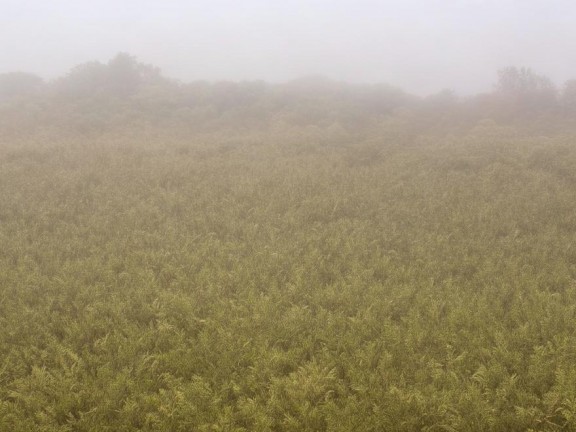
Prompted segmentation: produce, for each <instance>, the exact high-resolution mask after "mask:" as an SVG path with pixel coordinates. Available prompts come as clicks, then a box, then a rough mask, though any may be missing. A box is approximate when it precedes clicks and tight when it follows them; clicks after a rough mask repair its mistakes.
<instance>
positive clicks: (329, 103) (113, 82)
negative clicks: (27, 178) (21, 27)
mask: <svg viewBox="0 0 576 432" xmlns="http://www.w3.org/2000/svg"><path fill="white" fill-rule="evenodd" d="M575 114H576V79H574V80H569V81H567V82H566V83H565V84H564V86H563V87H558V86H556V85H555V84H554V83H553V82H552V81H551V80H550V79H549V78H548V77H546V76H543V75H539V74H537V73H536V72H534V71H533V70H531V69H529V68H518V67H508V68H505V69H502V70H500V71H498V75H497V80H496V83H495V85H494V87H493V89H492V90H491V91H490V92H487V93H483V94H478V95H473V96H467V97H458V96H457V95H455V94H454V93H453V92H452V91H450V90H444V91H441V92H439V93H437V94H434V95H432V96H428V97H417V96H414V95H412V94H409V93H407V92H405V91H403V90H402V89H399V88H396V87H393V86H390V85H386V84H372V85H358V84H347V83H342V82H337V81H333V80H330V79H327V78H324V77H321V76H310V77H304V78H300V79H296V80H293V81H290V82H287V83H283V84H270V83H266V82H264V81H243V82H228V81H225V82H209V81H194V82H189V83H184V82H180V81H177V80H173V79H169V78H167V77H165V76H164V75H163V74H162V73H161V71H160V69H159V68H157V67H155V66H152V65H148V64H144V63H141V62H139V61H138V60H137V59H136V58H135V57H133V56H131V55H130V54H127V53H120V54H118V55H116V56H115V57H114V58H112V59H111V60H110V61H108V62H107V63H101V62H95V61H93V62H88V63H84V64H81V65H78V66H76V67H74V68H73V69H71V70H70V71H69V72H68V73H67V74H66V75H65V76H63V77H60V78H58V79H54V80H51V81H45V80H43V79H42V78H40V77H39V76H36V75H34V74H30V73H25V72H12V73H4V74H0V130H2V131H4V132H6V131H11V132H13V133H15V132H18V131H22V130H25V131H29V130H30V129H31V128H32V129H35V128H37V129H39V128H46V127H60V128H61V127H63V126H67V127H71V128H72V129H73V130H74V131H76V132H78V131H79V132H86V133H91V132H96V133H97V132H101V131H103V130H106V129H109V128H112V127H122V126H126V125H128V124H130V125H135V126H139V125H142V124H154V125H158V124H163V125H165V126H169V127H174V126H183V125H185V126H187V127H190V128H193V129H195V130H196V131H202V130H214V129H222V128H224V127H234V128H238V127H241V128H259V129H261V128H262V127H268V126H270V125H275V124H279V123H281V124H288V125H298V126H306V125H318V126H331V125H334V124H336V125H339V126H342V127H346V128H358V127H366V126H374V125H378V124H381V123H382V122H386V121H389V120H390V119H391V118H395V119H398V118H400V119H402V118H407V117H408V118H409V119H410V123H411V127H412V128H413V127H417V125H420V128H424V129H426V131H427V132H428V131H429V130H430V129H435V128H436V129H438V128H441V129H442V128H443V129H450V130H453V129H458V128H470V127H474V126H475V125H476V124H477V122H478V121H483V120H485V119H491V120H494V121H496V122H498V123H504V124H523V125H529V126H531V127H542V128H545V126H548V127H550V126H553V127H557V126H558V125H559V124H561V125H563V126H569V127H571V126H572V118H573V117H574V115H575Z"/></svg>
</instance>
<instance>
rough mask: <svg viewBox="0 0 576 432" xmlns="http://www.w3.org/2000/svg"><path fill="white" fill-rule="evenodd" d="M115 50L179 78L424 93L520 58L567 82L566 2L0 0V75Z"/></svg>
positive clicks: (571, 28) (488, 76)
mask: <svg viewBox="0 0 576 432" xmlns="http://www.w3.org/2000/svg"><path fill="white" fill-rule="evenodd" d="M120 51H123V52H128V53H130V54H133V55H135V56H136V57H137V58H138V60H140V61H142V62H144V63H151V64H154V65H156V66H159V67H160V68H161V69H162V71H163V72H164V74H165V75H167V76H169V77H173V78H177V79H180V80H182V81H192V80H197V79H209V80H221V79H225V80H245V79H248V80H254V79H264V80H267V81H274V82H278V81H287V80H290V79H293V78H297V77H300V76H304V75H311V74H320V75H325V76H328V77H330V78H334V79H337V80H344V81H350V82H364V83H374V82H384V83H389V84H392V85H395V86H398V87H402V88H404V89H405V90H408V91H411V92H414V93H418V94H430V93H435V92H438V91H440V90H442V89H445V88H451V89H454V90H456V91H457V92H458V93H463V94H466V93H471V92H478V91H484V90H490V89H491V87H492V84H493V83H494V81H495V76H496V71H497V70H498V69H499V68H502V67H504V66H508V65H515V66H527V67H531V68H532V69H534V70H535V71H536V72H538V73H541V74H544V75H547V76H549V77H550V78H552V79H553V80H554V81H555V82H556V83H558V84H562V83H563V81H565V80H566V79H569V78H576V55H574V54H575V53H576V1H573V0H572V1H569V0H547V1H545V0H394V1H391V0H380V1H377V0H330V1H329V0H267V1H265V0H196V1H194V0H188V1H184V0H164V1H158V0H154V1H153V0H124V1H123V0H94V1H85V0H75V1H72V0H0V73H2V72H9V71H16V70H20V71H26V72H33V73H37V74H39V75H41V76H43V77H44V78H54V77H56V76H60V75H63V74H64V73H66V72H67V71H68V70H69V69H70V68H71V67H73V66H75V65H77V64H79V63H83V62H86V61H90V60H99V61H103V62H105V61H107V60H109V59H110V58H111V57H113V56H114V55H115V54H116V53H118V52H120Z"/></svg>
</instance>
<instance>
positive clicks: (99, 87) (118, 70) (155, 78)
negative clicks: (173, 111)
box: [56, 53, 165, 98]
mask: <svg viewBox="0 0 576 432" xmlns="http://www.w3.org/2000/svg"><path fill="white" fill-rule="evenodd" d="M164 81H165V80H164V79H163V78H162V76H161V74H160V70H159V69H158V68H155V67H153V66H149V65H145V64H142V63H139V62H138V61H137V60H136V58H135V57H133V56H131V55H129V54H126V53H120V54H118V55H116V56H115V57H114V58H113V59H111V60H110V61H109V62H108V63H107V64H103V63H100V62H89V63H85V64H82V65H79V66H76V67H75V68H74V69H72V70H71V71H70V72H69V73H68V74H67V75H66V76H65V77H64V78H62V79H60V80H59V81H58V82H57V85H56V86H57V89H58V90H59V92H60V93H61V94H63V95H66V96H71V97H74V98H86V97H90V96H92V97H93V96H106V97H120V98H125V97H129V96H132V95H134V94H136V93H138V92H139V91H140V90H141V88H143V87H145V86H153V85H158V84H159V83H164Z"/></svg>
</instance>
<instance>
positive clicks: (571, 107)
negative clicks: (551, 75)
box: [560, 79, 576, 114]
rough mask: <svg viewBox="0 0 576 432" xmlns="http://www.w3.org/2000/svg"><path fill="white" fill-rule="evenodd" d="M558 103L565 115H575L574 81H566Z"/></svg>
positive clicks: (575, 85) (575, 92)
mask: <svg viewBox="0 0 576 432" xmlns="http://www.w3.org/2000/svg"><path fill="white" fill-rule="evenodd" d="M560 102H561V104H562V108H563V110H564V111H565V112H567V113H572V114H573V113H576V79H572V80H569V81H566V83H565V84H564V89H563V90H562V95H561V99H560Z"/></svg>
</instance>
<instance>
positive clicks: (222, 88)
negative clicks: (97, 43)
mask: <svg viewBox="0 0 576 432" xmlns="http://www.w3.org/2000/svg"><path fill="white" fill-rule="evenodd" d="M122 58H123V60H122V59H120V60H118V59H116V60H114V61H115V62H120V63H119V64H120V66H118V65H117V66H116V69H115V68H114V67H112V66H111V65H101V64H90V65H85V66H82V67H81V68H80V69H77V70H75V71H73V72H71V74H70V75H69V76H68V77H66V78H63V79H62V81H57V82H53V83H48V84H41V85H40V84H39V82H38V81H37V80H33V79H29V78H30V77H28V78H26V79H27V80H28V81H27V82H29V83H30V84H31V87H26V86H23V87H25V88H27V90H26V91H21V92H18V94H17V95H15V94H14V93H13V92H12V93H11V94H10V95H9V96H5V99H4V105H3V106H2V111H1V112H0V123H1V127H0V131H1V133H2V142H1V143H0V245H1V247H0V431H26V432H27V431H31V430H38V431H137V430H144V431H153V430H158V431H160V430H162V431H167V430H170V431H191V430H194V431H196V430H197V431H252V430H256V431H324V430H325V431H351V430H354V431H356V430H358V431H381V430H390V431H395V430H396V431H413V430H428V431H434V430H458V431H467V430H473V431H510V430H548V431H560V430H566V431H573V430H576V386H575V385H574V384H575V383H576V249H575V247H574V245H575V244H576V145H575V144H574V139H575V137H574V135H572V134H571V133H570V116H569V115H568V114H567V113H568V108H565V107H564V105H562V104H560V102H559V101H560V100H561V99H560V97H559V96H558V94H557V93H555V92H550V91H551V87H550V86H549V85H548V84H546V81H545V80H544V81H542V79H541V78H538V79H536V78H535V76H534V75H533V74H532V73H531V72H529V71H525V70H524V71H523V70H518V69H510V70H508V71H507V72H503V74H504V75H505V76H506V77H508V78H506V79H510V78H509V76H508V75H509V74H511V75H514V74H518V77H517V79H518V80H520V81H521V82H523V80H524V81H528V82H529V83H530V82H531V81H530V80H533V79H534V80H535V81H534V82H535V83H536V84H535V83H534V82H533V83H532V84H526V85H528V87H529V89H530V91H531V92H532V91H533V90H534V89H537V91H538V92H541V95H543V96H542V99H541V100H540V99H537V98H535V96H534V94H532V96H531V99H530V100H531V101H534V100H539V101H540V102H538V103H536V102H531V104H528V103H527V102H526V100H524V99H521V98H520V96H519V95H520V94H521V93H522V92H525V90H521V91H519V90H515V91H514V92H511V93H506V92H508V91H511V90H510V89H509V88H508V87H506V89H507V90H505V91H504V89H496V90H495V92H494V94H492V95H490V96H485V97H483V98H479V99H474V101H473V102H471V101H462V100H456V99H455V98H454V97H453V96H452V95H451V94H448V93H443V94H440V95H437V96H436V97H434V98H429V99H427V100H422V99H418V98H414V97H411V96H408V95H405V94H404V93H402V92H400V91H398V90H392V89H390V88H388V87H353V86H346V85H343V84H336V83H331V82H329V81H326V80H323V79H318V78H316V79H313V80H312V79H307V80H303V81H299V82H295V83H290V84H286V85H276V86H272V85H268V84H263V83H245V84H223V83H220V84H209V83H196V84H178V83H173V82H170V81H169V80H166V79H165V78H162V76H161V75H160V74H159V72H158V71H157V70H156V69H154V68H151V67H149V66H142V65H139V64H137V63H135V62H134V61H133V59H131V58H129V57H122ZM114 61H113V62H111V64H114ZM122 62H124V63H122ZM122 65H124V66H122ZM126 65H129V66H130V67H129V68H128V70H132V71H133V72H134V71H137V72H138V73H137V74H134V75H130V74H128V73H127V72H126V70H125V69H123V68H126V67H127V66H126ZM136 66H137V67H136ZM119 70H120V71H122V70H123V71H124V72H122V73H120V72H118V71H119ZM87 71H90V76H91V77H92V78H91V79H92V81H90V80H89V83H90V86H92V87H90V88H94V89H98V94H96V93H92V92H91V93H90V94H86V93H83V92H82V91H80V90H79V89H84V90H85V89H86V85H87V84H86V83H85V81H82V80H85V79H87V77H88V75H87ZM114 71H115V72H114ZM114 73H116V74H119V76H122V77H124V78H125V79H126V81H125V83H130V82H131V83H134V82H136V83H137V85H133V84H125V85H120V84H119V83H120V82H122V81H121V80H119V79H118V78H114V79H112V78H110V76H111V74H114ZM79 77H81V78H82V79H80V78H79ZM135 77H138V78H137V79H136V78H135ZM73 78H74V79H73ZM10 79H14V76H12V77H11V78H10ZM76 79H78V81H74V80H76ZM73 81H74V82H81V83H82V84H77V87H74V88H75V89H76V90H74V91H72V90H71V88H72V87H71V84H70V83H71V82H73ZM0 82H1V80H0ZM504 82H505V80H504ZM514 82H516V81H514ZM32 83H33V85H32ZM1 88H2V86H0V89H1ZM522 88H523V87H522ZM153 89H156V90H154V91H155V93H154V91H153ZM76 91H77V92H79V93H75V92H76ZM0 94H2V93H1V92H0ZM145 94H148V95H149V96H148V98H147V97H145ZM192 94H193V95H194V96H193V97H192V96H191V95H192ZM506 94H508V95H509V96H505V95H506ZM552 94H553V95H554V97H553V98H552V99H550V95H552ZM200 95H204V96H203V97H204V99H202V98H201V96H200ZM510 95H513V96H510ZM518 98H520V99H518ZM183 101H187V102H183ZM563 103H564V102H563ZM219 104H221V105H219ZM513 104H520V105H518V106H520V107H524V108H525V109H524V111H521V110H520V109H519V108H517V107H516V106H515V105H513ZM528 106H530V108H527V107H528ZM487 107H488V108H490V110H492V111H489V110H488V108H487ZM488 112H491V113H492V114H493V115H492V116H488V115H487V113H488ZM92 116H93V117H92ZM552 132H553V133H552Z"/></svg>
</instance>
